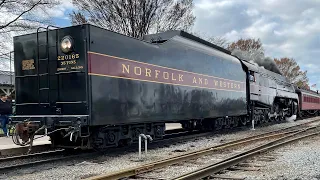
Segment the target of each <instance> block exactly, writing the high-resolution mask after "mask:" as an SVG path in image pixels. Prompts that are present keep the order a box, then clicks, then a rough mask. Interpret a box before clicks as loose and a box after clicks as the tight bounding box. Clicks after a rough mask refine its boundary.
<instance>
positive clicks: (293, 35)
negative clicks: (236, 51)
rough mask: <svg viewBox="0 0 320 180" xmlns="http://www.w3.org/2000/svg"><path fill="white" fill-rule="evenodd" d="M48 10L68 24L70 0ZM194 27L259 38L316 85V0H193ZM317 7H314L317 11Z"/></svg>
mask: <svg viewBox="0 0 320 180" xmlns="http://www.w3.org/2000/svg"><path fill="white" fill-rule="evenodd" d="M62 2H63V3H62V4H61V5H60V6H59V7H56V8H54V9H50V10H49V11H48V13H49V14H50V15H51V16H53V17H54V22H55V23H56V24H57V25H58V26H59V27H65V26H69V25H71V23H70V20H69V17H68V13H69V12H71V11H72V9H73V8H75V7H73V5H72V3H71V0H63V1H62ZM194 4H195V8H194V12H193V13H194V15H195V16H196V22H195V25H194V27H193V30H194V31H197V32H204V33H205V34H206V35H209V36H223V37H225V38H226V39H227V40H228V41H235V40H237V39H239V38H259V39H260V40H261V42H262V43H263V46H264V49H265V54H266V56H269V57H272V58H281V57H289V58H294V59H295V60H296V61H297V62H298V64H299V65H300V67H301V68H302V70H307V71H308V73H307V75H308V78H309V83H310V85H313V84H317V89H320V71H319V68H320V62H319V61H320V60H319V59H318V57H320V11H319V9H320V0H300V1H292V0H281V1H280V0H194ZM317 9H318V11H317Z"/></svg>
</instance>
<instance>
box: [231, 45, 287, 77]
mask: <svg viewBox="0 0 320 180" xmlns="http://www.w3.org/2000/svg"><path fill="white" fill-rule="evenodd" d="M232 55H234V56H237V57H238V58H240V59H243V60H247V61H249V62H251V63H253V64H255V65H256V66H260V67H262V68H265V69H267V70H269V71H272V72H274V73H277V74H281V75H282V73H281V71H280V70H279V68H278V66H277V65H276V63H275V62H274V61H273V60H272V59H271V58H269V57H264V55H263V52H262V51H259V50H256V51H253V52H248V51H241V50H238V49H235V50H233V51H232Z"/></svg>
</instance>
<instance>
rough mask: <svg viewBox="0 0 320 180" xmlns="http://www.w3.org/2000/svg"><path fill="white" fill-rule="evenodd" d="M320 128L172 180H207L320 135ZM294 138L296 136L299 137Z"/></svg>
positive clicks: (291, 136)
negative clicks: (243, 163) (247, 161)
mask: <svg viewBox="0 0 320 180" xmlns="http://www.w3.org/2000/svg"><path fill="white" fill-rule="evenodd" d="M312 129H316V130H315V131H312V132H309V133H306V132H307V131H309V130H312ZM319 134H320V132H319V126H313V127H310V128H306V129H303V130H301V131H298V132H296V133H293V134H290V135H287V136H284V137H282V138H280V139H277V140H274V141H271V142H269V143H266V144H263V145H261V146H258V147H255V148H252V149H250V150H247V151H245V152H242V153H239V154H237V155H234V156H232V157H230V158H227V159H224V160H222V161H219V162H217V163H213V164H211V165H209V166H206V167H203V168H200V169H197V170H196V171H193V172H190V173H186V174H184V175H182V176H179V177H176V178H173V179H172V180H194V179H201V178H207V177H211V176H212V175H214V174H215V173H218V172H220V171H221V170H224V169H227V168H229V167H231V166H234V165H237V164H239V163H241V162H243V161H245V160H247V159H250V158H253V157H255V156H257V155H259V154H261V153H264V152H268V151H270V150H273V149H275V148H278V147H281V146H284V145H286V144H289V143H292V142H295V141H299V140H301V139H305V138H308V137H312V136H316V135H319ZM297 135H298V137H295V138H293V137H294V136H297Z"/></svg>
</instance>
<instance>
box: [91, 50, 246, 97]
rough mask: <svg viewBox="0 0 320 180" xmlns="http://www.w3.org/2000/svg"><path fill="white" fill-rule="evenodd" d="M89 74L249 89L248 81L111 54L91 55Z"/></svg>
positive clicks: (210, 87)
mask: <svg viewBox="0 0 320 180" xmlns="http://www.w3.org/2000/svg"><path fill="white" fill-rule="evenodd" d="M88 60H89V68H88V69H89V73H90V74H92V75H101V76H111V77H117V78H126V79H133V80H141V81H148V82H156V83H167V84H174V85H184V86H192V87H201V88H209V89H219V90H231V91H239V92H245V89H246V87H245V82H239V81H233V80H229V79H222V78H218V77H212V76H207V75H202V74H196V73H192V72H186V71H182V70H177V69H172V68H168V67H162V66H157V65H152V64H147V63H142V62H139V61H133V60H127V59H122V58H117V57H113V56H108V55H102V54H96V53H92V52H90V53H89V54H88Z"/></svg>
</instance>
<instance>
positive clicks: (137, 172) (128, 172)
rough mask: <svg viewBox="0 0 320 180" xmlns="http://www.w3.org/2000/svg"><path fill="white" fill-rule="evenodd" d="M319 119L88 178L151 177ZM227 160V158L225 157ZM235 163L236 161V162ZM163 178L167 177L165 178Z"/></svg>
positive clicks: (279, 136) (278, 137) (279, 135)
mask: <svg viewBox="0 0 320 180" xmlns="http://www.w3.org/2000/svg"><path fill="white" fill-rule="evenodd" d="M319 121H320V119H317V120H314V121H310V122H307V123H302V124H299V125H294V126H291V127H287V128H282V129H279V130H276V131H272V132H267V133H262V134H259V135H255V136H251V137H247V138H243V139H239V140H235V141H231V142H227V143H224V144H220V145H217V146H213V147H209V148H205V149H202V150H197V151H193V152H189V153H185V154H182V155H178V156H174V157H170V158H167V159H164V160H160V161H155V162H152V163H147V164H144V165H141V166H138V167H134V168H130V169H124V170H121V171H117V172H112V173H107V174H103V175H99V176H94V177H90V178H88V179H91V180H108V179H122V178H128V179H130V178H131V179H152V177H150V176H149V177H144V175H145V174H147V173H150V172H152V171H154V170H157V171H158V170H161V169H163V168H167V167H168V166H170V165H174V164H179V163H184V162H188V161H190V160H193V159H197V158H199V157H203V156H206V155H210V154H213V153H215V152H217V151H223V150H227V149H230V148H235V147H239V146H244V145H247V144H252V143H254V142H260V141H266V140H270V139H276V140H275V141H271V142H269V143H267V144H268V145H270V144H274V143H275V142H278V141H281V140H284V139H285V138H288V137H293V136H296V135H299V134H301V133H303V132H307V131H309V130H311V129H315V126H313V127H307V128H305V129H301V127H303V126H307V125H310V124H312V123H316V122H319ZM314 135H315V134H314ZM264 147H266V145H264V146H262V145H259V146H257V148H260V150H262V149H263V148H264ZM255 150H256V149H252V150H251V151H250V152H252V153H253V152H255ZM238 156H239V155H237V157H238ZM227 160H229V159H227ZM227 160H223V161H221V162H220V163H224V162H227ZM242 160H243V159H242ZM236 163H238V162H236ZM216 165H217V164H216ZM228 165H230V166H231V165H232V163H230V164H228ZM228 167H229V166H228ZM222 168H227V166H225V167H222ZM220 170H221V168H220ZM220 170H219V171H220ZM208 172H209V171H208ZM211 174H214V173H212V172H210V173H209V175H211ZM206 175H207V174H206ZM209 175H208V176H209ZM200 176H202V175H199V177H200ZM190 177H191V178H190V179H197V178H194V177H197V176H196V175H194V176H193V175H190ZM165 179H167V178H165ZM176 179H184V176H183V177H177V178H176Z"/></svg>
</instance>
